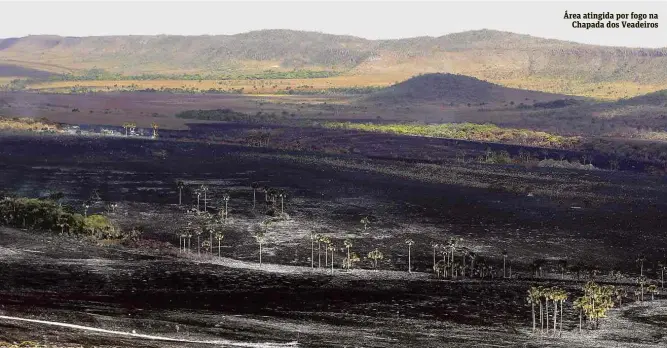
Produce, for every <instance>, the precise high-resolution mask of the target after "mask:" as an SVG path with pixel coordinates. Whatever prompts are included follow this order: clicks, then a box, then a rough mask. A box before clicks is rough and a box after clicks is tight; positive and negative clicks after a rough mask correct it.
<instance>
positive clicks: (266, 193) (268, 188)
mask: <svg viewBox="0 0 667 348" xmlns="http://www.w3.org/2000/svg"><path fill="white" fill-rule="evenodd" d="M262 190H263V191H264V201H266V202H268V201H269V191H270V190H271V188H270V187H269V186H266V185H265V186H264V187H263V188H262Z"/></svg>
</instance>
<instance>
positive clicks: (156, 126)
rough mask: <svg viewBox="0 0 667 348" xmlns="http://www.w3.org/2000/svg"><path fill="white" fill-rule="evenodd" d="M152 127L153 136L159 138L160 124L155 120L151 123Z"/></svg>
mask: <svg viewBox="0 0 667 348" xmlns="http://www.w3.org/2000/svg"><path fill="white" fill-rule="evenodd" d="M151 127H152V128H153V138H157V129H158V127H159V126H158V124H157V123H155V122H153V123H151Z"/></svg>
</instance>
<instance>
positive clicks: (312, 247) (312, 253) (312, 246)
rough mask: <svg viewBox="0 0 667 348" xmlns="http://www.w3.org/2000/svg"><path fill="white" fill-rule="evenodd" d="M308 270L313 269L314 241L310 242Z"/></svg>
mask: <svg viewBox="0 0 667 348" xmlns="http://www.w3.org/2000/svg"><path fill="white" fill-rule="evenodd" d="M310 268H315V241H314V240H312V239H311V240H310Z"/></svg>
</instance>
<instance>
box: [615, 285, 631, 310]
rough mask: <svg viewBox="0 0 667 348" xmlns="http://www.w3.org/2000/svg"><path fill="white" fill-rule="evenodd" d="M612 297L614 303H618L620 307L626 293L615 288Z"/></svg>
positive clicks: (621, 289)
mask: <svg viewBox="0 0 667 348" xmlns="http://www.w3.org/2000/svg"><path fill="white" fill-rule="evenodd" d="M614 295H615V297H616V301H618V306H619V307H620V306H622V305H623V298H624V297H625V296H627V295H628V292H627V290H625V289H623V288H617V289H616V291H615V293H614Z"/></svg>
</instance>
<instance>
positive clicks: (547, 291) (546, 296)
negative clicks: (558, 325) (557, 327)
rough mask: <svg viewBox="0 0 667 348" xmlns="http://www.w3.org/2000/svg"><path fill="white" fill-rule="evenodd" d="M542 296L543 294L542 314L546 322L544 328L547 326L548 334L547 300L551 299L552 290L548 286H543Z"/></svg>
mask: <svg viewBox="0 0 667 348" xmlns="http://www.w3.org/2000/svg"><path fill="white" fill-rule="evenodd" d="M542 296H544V315H545V323H546V325H545V326H546V328H547V331H546V333H547V335H548V334H549V301H550V300H551V299H552V296H553V290H552V289H549V288H545V289H544V290H543V291H542Z"/></svg>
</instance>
